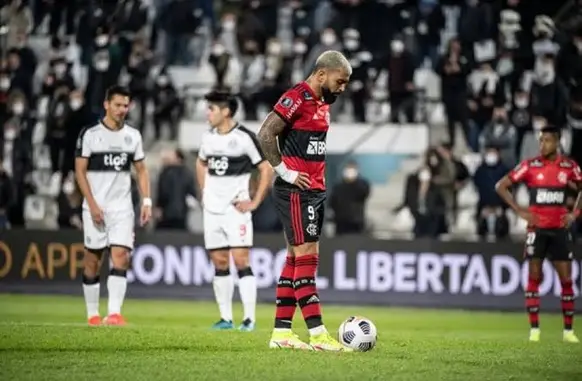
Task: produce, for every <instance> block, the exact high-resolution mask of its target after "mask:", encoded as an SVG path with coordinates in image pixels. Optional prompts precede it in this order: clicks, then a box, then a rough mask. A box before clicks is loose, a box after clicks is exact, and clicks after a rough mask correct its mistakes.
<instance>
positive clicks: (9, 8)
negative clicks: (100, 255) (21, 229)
mask: <svg viewBox="0 0 582 381" xmlns="http://www.w3.org/2000/svg"><path fill="white" fill-rule="evenodd" d="M0 7H1V8H0V22H1V25H2V26H1V27H0V35H1V43H2V45H1V47H2V60H1V61H0V125H1V126H2V130H1V131H2V132H3V133H2V134H0V162H2V166H1V167H2V168H3V169H1V170H0V195H1V198H0V226H2V225H6V224H7V223H8V222H9V223H11V224H12V225H15V226H19V225H22V224H23V222H24V221H23V218H22V216H23V210H24V209H26V208H25V207H26V205H25V199H26V197H27V196H28V195H31V194H35V192H36V193H38V191H37V188H38V187H39V183H40V182H43V181H45V182H46V181H48V180H47V179H46V176H44V177H43V176H40V175H37V176H34V175H33V172H34V170H35V169H39V168H40V169H45V170H47V171H48V172H50V175H51V176H52V175H53V174H55V173H58V174H59V176H58V182H59V186H58V192H57V194H62V195H61V196H65V197H59V200H60V201H61V202H60V204H62V205H69V204H70V205H72V207H71V208H69V209H67V208H64V207H62V209H63V208H64V209H66V210H68V211H69V212H70V211H72V210H75V207H74V206H75V205H76V203H77V201H76V200H77V199H76V198H75V197H71V195H73V194H74V192H77V190H76V188H75V187H74V186H73V187H70V186H65V185H66V184H69V183H70V182H67V179H70V178H71V176H70V171H71V169H72V163H73V159H72V155H73V154H72V152H73V150H74V144H75V139H76V136H77V134H78V132H79V129H80V128H81V127H82V126H83V125H86V124H88V123H91V122H92V121H95V120H96V119H97V118H98V117H99V115H100V114H101V112H102V111H101V102H102V99H103V94H104V90H105V89H106V88H107V87H108V86H109V85H111V84H113V83H117V82H122V83H123V82H125V83H127V84H128V86H129V87H130V89H131V91H132V93H133V95H134V98H135V104H136V108H135V110H134V111H133V112H132V121H131V122H132V123H133V124H134V125H135V126H137V127H138V128H140V129H141V130H142V131H143V132H146V130H149V129H150V124H151V127H152V128H151V129H152V131H153V134H152V135H153V137H154V138H155V140H159V139H160V138H161V137H162V136H163V135H164V126H168V128H167V130H168V134H167V135H168V136H169V139H176V138H177V125H178V123H179V121H180V119H181V118H182V117H184V113H185V107H184V102H183V99H182V96H181V91H180V90H181V89H180V88H178V87H177V86H176V84H175V82H174V80H173V78H172V76H171V75H170V70H168V68H170V67H173V66H175V65H182V66H187V67H201V66H203V65H209V66H210V67H212V69H213V70H214V73H215V74H216V76H215V78H216V80H215V83H213V86H215V87H226V88H229V89H230V90H231V91H233V92H235V93H237V94H238V95H239V97H240V100H241V103H242V106H243V112H244V115H245V120H258V119H259V118H260V117H261V115H260V110H261V108H268V107H270V106H271V105H272V104H273V103H274V102H275V101H276V100H277V99H278V97H279V96H280V95H281V94H282V92H283V91H284V90H285V89H287V88H288V87H289V86H291V85H292V84H293V83H295V82H297V81H299V80H301V79H302V78H303V77H304V76H305V75H306V73H308V72H309V70H310V68H311V67H312V65H313V63H314V60H315V58H316V57H317V56H318V54H319V53H320V52H322V51H323V50H327V49H338V50H341V51H343V52H344V53H345V54H346V56H347V57H348V58H349V59H350V62H351V64H352V67H353V69H354V72H353V76H352V80H351V83H350V85H349V89H348V92H347V94H346V96H345V97H342V99H341V101H339V102H336V104H334V106H333V107H334V109H335V111H338V110H340V111H345V110H348V111H349V113H350V114H351V115H352V117H353V121H354V122H366V121H369V108H370V104H371V102H370V101H371V100H372V99H374V98H375V94H374V91H373V89H375V88H377V87H378V86H377V84H378V83H380V82H382V78H384V82H382V83H383V84H382V85H381V86H382V87H384V89H383V90H384V93H385V94H387V102H388V103H389V104H390V121H391V122H393V123H401V122H413V121H418V120H419V113H418V102H419V94H420V93H421V92H422V90H423V89H422V88H417V86H418V85H417V84H415V73H416V72H417V71H418V70H419V69H423V70H428V71H432V72H433V73H435V74H436V75H438V76H439V77H440V79H441V81H440V83H441V86H440V101H441V102H442V105H443V109H444V114H445V117H446V118H445V119H446V123H447V127H448V128H447V131H448V141H447V142H445V143H443V144H442V145H440V146H438V147H434V148H431V149H430V150H429V152H428V153H427V156H426V163H425V165H423V166H422V168H421V169H420V170H419V171H418V172H415V173H414V174H412V175H411V177H410V178H409V180H410V181H409V182H408V183H407V190H411V189H416V190H417V191H415V192H414V191H411V192H407V193H406V202H405V203H404V205H403V206H404V207H407V208H409V209H410V210H411V212H412V214H413V215H414V216H415V219H416V222H417V223H416V226H415V232H416V233H417V234H418V235H430V236H438V235H439V234H442V233H444V232H446V231H447V230H448V229H449V226H450V224H451V222H452V221H454V219H455V215H456V210H457V208H458V205H457V204H458V203H457V201H456V194H458V192H459V191H460V190H461V189H462V188H463V187H464V186H467V184H468V183H469V182H470V181H471V179H472V180H473V182H474V185H475V187H476V188H477V192H478V194H479V198H480V201H479V205H478V207H477V216H478V219H479V224H478V226H479V232H481V233H482V232H489V233H490V232H492V231H495V232H497V231H498V232H499V234H498V235H499V236H503V235H504V234H506V233H505V232H506V231H508V230H509V228H508V227H505V225H506V224H504V223H502V222H503V221H502V219H501V220H500V221H501V222H499V221H498V220H497V219H494V218H492V217H491V216H498V217H499V216H503V213H504V210H503V206H502V205H500V203H499V200H498V199H497V198H496V195H494V194H493V193H491V189H492V184H493V183H494V182H495V179H496V178H497V177H499V176H500V175H501V174H503V173H504V172H505V171H506V170H507V169H508V168H511V167H513V166H514V165H515V164H516V162H517V161H519V160H520V159H521V158H523V157H525V156H531V155H533V154H535V152H536V138H535V133H534V132H535V131H536V130H538V129H539V128H541V127H543V126H544V125H547V124H552V125H558V126H561V127H563V128H564V131H565V132H566V133H565V134H564V135H565V136H567V139H565V141H564V149H565V151H566V152H571V153H572V155H573V156H574V158H575V159H576V160H578V161H580V160H581V159H582V157H581V156H582V133H581V132H580V127H581V126H582V88H581V87H580V84H582V82H581V81H582V21H581V20H582V16H581V15H580V12H581V9H582V1H579V0H576V1H571V2H568V3H567V4H565V3H563V2H550V1H545V0H527V1H526V0H494V1H486V0H466V1H464V2H459V1H452V0H440V1H439V0H416V1H404V0H367V1H363V0H289V1H287V0H279V1H277V0H239V1H234V0H231V1H228V0H225V1H222V2H215V1H212V0H119V1H118V0H69V1H63V2H61V1H46V0H12V1H3V2H2V4H0ZM38 37H46V39H48V40H50V46H49V47H48V49H47V50H42V48H40V49H39V47H38V46H37V45H35V44H33V43H32V42H31V41H33V40H35V41H36V40H38ZM337 114H338V113H337V112H333V113H332V115H337ZM150 121H151V123H150ZM39 124H42V126H43V127H42V128H40V130H42V131H43V133H42V134H40V135H42V138H41V139H40V141H39V138H38V136H39V133H38V132H37V131H38V130H39V127H38V126H39ZM457 131H460V132H461V134H458V133H457ZM465 146H466V147H468V150H469V152H473V153H474V154H476V155H481V156H482V159H483V160H482V163H480V164H479V165H478V167H479V168H478V169H476V168H467V166H466V165H465V164H466V163H463V162H462V160H458V159H455V156H454V155H453V152H458V151H459V149H461V147H465ZM43 155H44V156H43ZM45 156H46V158H47V160H45V161H43V160H40V159H39V158H42V157H45ZM168 160H170V159H168ZM172 160H173V161H172ZM172 160H170V161H172V163H173V164H172V165H178V164H177V163H179V162H180V160H181V159H180V157H178V158H174V159H172ZM180 165H181V164H180ZM469 167H470V166H469ZM347 169H352V171H351V172H350V171H349V170H348V171H347V172H348V173H352V175H353V172H354V170H355V169H356V166H355V164H353V165H352V164H349V165H348V166H347ZM356 172H357V171H356ZM48 177H50V176H48ZM349 177H350V176H349V175H348V178H349ZM53 180H54V179H53ZM361 180H362V181H363V182H365V180H364V179H361ZM344 183H348V184H351V185H349V186H347V187H346V186H345V184H343V183H340V184H337V188H338V190H339V191H340V193H341V192H343V194H345V193H346V189H351V188H350V187H352V188H354V192H355V193H358V192H359V193H358V195H359V196H358V197H355V196H354V203H355V204H358V206H357V207H358V208H364V205H365V200H366V199H367V197H368V193H369V189H368V190H365V189H364V188H365V187H364V186H363V185H362V184H360V183H359V182H358V181H355V182H354V181H353V180H348V179H347V178H344ZM72 184H74V182H73V183H72ZM342 184H343V185H342ZM366 184H367V183H366ZM342 187H343V188H342ZM368 187H369V186H368ZM356 188H357V190H356ZM348 193H349V192H348ZM352 193H353V192H352ZM336 194H337V192H336ZM350 195H351V193H350ZM360 196H361V197H360ZM331 199H332V200H333V197H332V198H331ZM362 200H363V201H362ZM435 205H438V206H439V207H436V208H435V207H433V206H435ZM332 207H333V205H332ZM177 210H180V209H177ZM181 210H184V209H183V208H182V209H181ZM67 213H68V212H67ZM65 214H66V213H63V215H65ZM357 214H358V219H359V220H361V221H357V222H355V223H344V228H338V231H343V230H346V231H349V232H352V231H355V232H361V231H364V230H365V225H366V223H365V220H366V217H365V215H361V216H360V215H359V213H357ZM180 218H181V217H180ZM334 218H336V219H341V218H344V219H345V216H344V215H343V214H342V213H336V217H334ZM66 220H67V221H68V222H67V223H68V224H69V225H72V226H76V225H77V224H76V223H74V221H73V220H72V219H71V218H67V219H66ZM265 220H267V219H265ZM59 221H60V222H61V224H64V223H65V222H64V220H63V219H62V218H60V219H59ZM336 222H337V221H336ZM344 222H345V221H344ZM175 223H176V221H169V222H168V221H162V223H161V225H162V226H164V224H170V225H172V224H175Z"/></svg>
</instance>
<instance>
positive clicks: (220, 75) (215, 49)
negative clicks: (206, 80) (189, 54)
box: [208, 41, 232, 89]
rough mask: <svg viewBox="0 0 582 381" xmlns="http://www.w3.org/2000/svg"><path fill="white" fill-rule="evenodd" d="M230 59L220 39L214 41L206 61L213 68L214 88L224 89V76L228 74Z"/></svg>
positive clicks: (225, 85) (230, 56) (225, 84)
mask: <svg viewBox="0 0 582 381" xmlns="http://www.w3.org/2000/svg"><path fill="white" fill-rule="evenodd" d="M231 59H232V55H231V54H230V53H229V52H227V51H226V47H225V46H224V44H223V43H222V42H220V41H215V42H214V44H213V46H212V49H211V51H210V55H209V56H208V63H210V65H211V66H212V68H213V69H214V74H215V77H216V82H215V83H214V86H213V87H214V88H218V89H224V88H226V87H227V83H226V76H227V74H228V70H229V67H230V66H229V65H230V62H231Z"/></svg>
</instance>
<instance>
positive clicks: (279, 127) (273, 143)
mask: <svg viewBox="0 0 582 381" xmlns="http://www.w3.org/2000/svg"><path fill="white" fill-rule="evenodd" d="M286 126H287V122H285V121H284V120H283V119H281V117H280V116H279V115H277V114H276V113H274V112H271V113H270V114H269V115H267V118H266V119H265V121H264V122H263V124H262V125H261V129H260V130H259V133H258V134H257V139H258V140H259V144H260V146H261V149H262V150H263V154H264V155H265V158H266V159H267V161H268V162H269V163H270V164H271V165H272V166H273V167H275V166H277V165H279V164H280V163H281V153H279V146H278V145H277V136H279V135H280V134H281V133H282V132H283V130H285V127H286Z"/></svg>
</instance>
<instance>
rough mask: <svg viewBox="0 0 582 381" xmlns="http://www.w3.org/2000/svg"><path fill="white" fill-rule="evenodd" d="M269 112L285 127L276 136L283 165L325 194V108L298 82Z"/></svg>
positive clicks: (311, 91)
mask: <svg viewBox="0 0 582 381" xmlns="http://www.w3.org/2000/svg"><path fill="white" fill-rule="evenodd" d="M273 111H274V112H275V113H276V114H277V115H279V116H280V117H281V118H282V119H283V120H284V121H285V122H287V124H288V126H287V128H286V129H285V131H284V132H283V133H282V134H281V135H280V136H279V150H280V151H281V158H282V160H283V163H285V165H286V166H287V167H288V168H289V169H292V170H294V171H300V172H305V173H306V174H307V175H309V179H310V180H311V189H314V190H325V154H326V151H327V150H326V140H327V139H326V138H327V130H328V129H329V121H330V117H329V105H328V104H326V103H324V102H323V101H322V100H320V99H317V97H316V96H315V94H314V92H313V90H312V89H311V87H309V85H308V84H307V83H306V82H300V83H299V84H297V85H296V86H295V87H293V88H292V89H290V90H288V91H287V92H286V93H285V94H283V95H282V96H281V98H280V99H279V101H278V102H277V104H276V105H275V107H274V108H273Z"/></svg>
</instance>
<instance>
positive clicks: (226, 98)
mask: <svg viewBox="0 0 582 381" xmlns="http://www.w3.org/2000/svg"><path fill="white" fill-rule="evenodd" d="M204 99H206V101H207V102H210V103H213V104H216V105H217V106H218V107H220V108H228V109H229V111H230V116H231V118H232V117H234V115H235V114H236V111H237V110H238V101H237V100H236V97H235V96H234V95H232V94H231V93H230V92H229V91H225V90H213V91H211V92H209V93H208V94H206V95H205V96H204Z"/></svg>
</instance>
